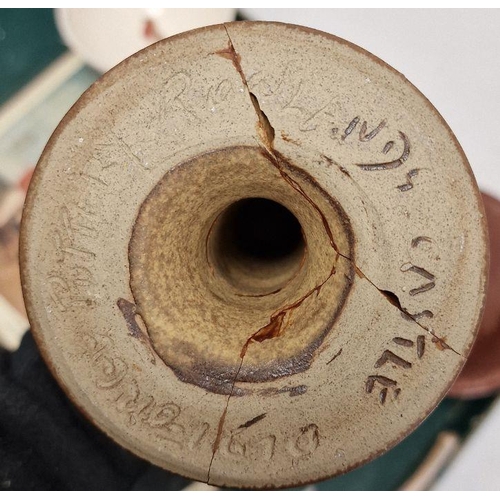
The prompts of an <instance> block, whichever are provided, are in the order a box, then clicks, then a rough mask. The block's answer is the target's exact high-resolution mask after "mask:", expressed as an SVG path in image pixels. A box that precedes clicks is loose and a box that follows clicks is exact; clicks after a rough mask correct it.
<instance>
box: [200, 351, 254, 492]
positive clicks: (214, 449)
mask: <svg viewBox="0 0 500 500" xmlns="http://www.w3.org/2000/svg"><path fill="white" fill-rule="evenodd" d="M246 345H247V344H245V346H246ZM245 354H246V349H245V352H242V353H241V355H240V357H241V361H240V366H239V367H238V370H237V372H236V375H235V377H234V379H233V384H232V386H231V391H230V392H229V396H228V397H227V401H226V407H225V408H224V411H223V412H222V415H221V417H220V419H219V425H218V427H217V435H216V436H215V441H214V444H213V445H212V458H211V459H210V464H209V465H208V472H207V483H210V473H211V472H212V464H213V462H214V458H215V454H216V453H217V450H218V449H219V446H220V442H221V439H222V431H223V429H224V422H225V420H226V415H227V409H228V407H229V401H230V400H231V397H232V395H233V392H234V386H235V385H236V380H238V375H239V374H240V370H241V367H242V366H243V360H244V359H245Z"/></svg>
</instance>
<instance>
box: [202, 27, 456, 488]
mask: <svg viewBox="0 0 500 500" xmlns="http://www.w3.org/2000/svg"><path fill="white" fill-rule="evenodd" d="M224 29H225V31H226V35H227V38H228V47H227V48H226V49H223V50H220V51H218V52H217V53H216V54H217V55H219V56H222V57H225V58H227V59H230V60H231V62H232V63H233V66H234V67H235V69H236V71H237V72H238V73H239V75H240V77H241V81H242V83H243V85H244V87H245V88H246V90H247V92H248V95H249V97H250V101H251V103H252V106H253V108H254V110H255V113H256V115H257V132H258V134H257V135H258V139H257V138H255V139H256V142H257V144H258V146H259V147H260V148H261V149H262V150H263V152H264V154H265V156H266V157H267V158H268V159H269V160H270V161H271V163H272V164H273V165H274V166H275V167H276V168H277V169H278V171H279V173H280V175H281V176H282V178H283V179H284V180H285V181H286V182H287V183H288V184H289V185H290V186H291V187H292V188H293V189H295V190H296V191H297V192H298V193H300V195H301V196H303V197H304V198H305V199H306V201H307V202H308V203H309V204H310V205H311V206H312V207H313V208H314V210H315V211H317V212H318V214H319V216H320V217H321V220H322V222H323V226H324V228H325V231H326V233H327V235H328V238H329V242H330V245H331V247H332V248H333V250H334V251H335V254H336V259H335V263H336V262H337V261H338V258H339V257H342V258H344V259H346V260H348V261H349V263H350V265H351V266H353V268H354V270H355V271H356V274H357V275H358V276H360V277H362V278H364V279H366V280H367V281H368V283H370V284H371V285H372V286H373V287H374V288H375V289H376V290H378V292H379V293H381V294H382V295H383V297H384V298H385V299H386V300H387V301H388V302H389V303H390V304H391V305H392V306H394V307H396V308H397V309H398V310H399V311H400V312H401V313H402V314H404V315H405V317H407V318H408V319H410V320H412V321H413V322H414V323H416V324H417V325H418V326H419V327H420V328H422V329H423V330H424V331H425V332H426V333H428V334H430V335H432V337H434V338H435V339H436V342H438V343H439V344H440V345H441V346H443V348H445V349H450V350H451V351H453V352H454V353H456V354H457V355H459V356H462V354H461V353H459V352H458V351H456V350H455V349H453V348H452V347H451V346H450V345H449V344H447V343H446V342H445V341H444V340H443V339H441V338H440V337H439V336H438V335H436V334H435V333H434V331H433V330H432V329H429V328H427V327H425V326H424V325H422V324H421V323H419V322H418V321H417V320H416V319H415V318H414V317H413V316H411V315H410V314H408V312H407V311H406V310H405V309H403V307H402V306H401V302H400V300H399V298H398V296H397V295H396V294H395V293H393V292H390V291H388V290H382V289H380V288H379V287H378V286H377V285H375V283H374V282H373V281H372V280H370V279H369V278H368V277H367V276H366V274H365V273H363V272H362V271H361V269H359V268H358V267H357V266H356V264H355V263H354V262H353V261H352V259H351V258H350V257H348V256H346V255H343V254H342V253H341V252H340V251H339V249H338V247H337V246H336V244H335V241H334V238H333V233H332V231H331V228H330V225H329V224H328V220H327V219H326V217H325V215H324V214H323V212H322V211H321V209H320V208H319V207H318V205H316V203H314V201H313V200H312V199H311V198H310V197H309V196H308V195H307V193H306V192H305V191H304V190H303V188H302V187H301V186H300V184H299V183H298V182H297V181H296V180H294V179H292V177H290V175H289V174H288V173H286V172H285V168H286V167H285V162H284V160H283V159H282V158H281V155H280V154H279V153H278V152H277V151H276V150H275V149H274V138H275V130H274V128H273V127H272V125H271V123H270V121H269V119H268V117H267V116H266V114H265V113H264V112H263V111H262V108H261V107H260V103H259V101H258V99H257V96H256V95H255V94H253V93H252V92H251V91H250V88H249V86H248V82H247V79H246V77H245V74H244V72H243V69H242V67H241V56H240V55H239V54H238V53H237V52H236V49H235V48H234V44H233V41H232V39H231V36H230V34H229V31H228V29H227V26H226V25H224ZM340 168H341V170H342V171H344V170H345V169H343V168H342V167H341V166H340ZM333 274H335V264H334V265H333V267H332V271H331V272H330V274H329V276H328V277H327V278H326V279H325V280H324V281H323V282H322V283H321V284H320V285H318V286H316V287H315V288H313V289H312V290H311V291H310V292H309V293H307V294H306V295H304V296H303V297H302V298H301V299H299V300H298V301H296V302H294V303H293V304H291V305H289V306H285V307H284V308H282V309H280V310H279V311H277V312H275V313H274V314H273V315H272V316H271V320H270V322H269V323H268V324H267V325H265V326H264V327H262V328H261V329H259V330H258V331H257V332H255V333H254V334H252V335H251V336H250V337H249V338H248V339H247V341H246V342H245V344H244V346H243V348H242V350H241V353H240V357H241V361H240V364H239V367H238V370H237V372H236V375H235V377H234V379H233V382H232V386H231V391H230V393H229V396H228V398H227V401H226V406H225V408H224V411H223V412H222V415H221V417H220V419H219V425H218V429H217V435H216V438H215V441H214V443H213V446H212V457H211V459H210V464H209V466H208V473H207V482H208V483H209V482H210V474H211V470H212V464H213V462H214V459H215V455H216V453H217V451H218V449H219V446H220V442H221V439H222V432H223V429H224V423H225V420H226V415H227V411H228V408H229V402H230V400H231V398H232V396H233V393H234V387H235V385H236V381H237V379H238V376H239V374H240V371H241V368H242V366H243V361H244V359H245V355H246V352H247V349H248V347H249V345H250V343H251V341H253V340H256V341H259V342H262V341H263V340H266V339H268V338H272V337H274V336H276V335H273V334H272V333H271V332H274V330H276V328H277V327H278V331H280V330H281V325H282V323H283V319H284V316H285V314H286V312H287V311H289V310H291V309H293V308H294V307H298V306H299V305H301V304H302V303H303V302H304V300H305V299H306V298H307V297H309V296H310V295H312V294H313V293H314V292H315V291H316V292H318V293H319V291H320V290H321V287H322V286H323V285H324V284H325V283H326V282H327V281H328V280H329V279H330V278H331V276H332V275H333Z"/></svg>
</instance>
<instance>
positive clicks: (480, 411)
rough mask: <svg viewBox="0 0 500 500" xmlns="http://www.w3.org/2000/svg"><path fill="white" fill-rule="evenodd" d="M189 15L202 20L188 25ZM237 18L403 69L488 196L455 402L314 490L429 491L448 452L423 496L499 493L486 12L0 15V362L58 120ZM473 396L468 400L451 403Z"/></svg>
mask: <svg viewBox="0 0 500 500" xmlns="http://www.w3.org/2000/svg"><path fill="white" fill-rule="evenodd" d="M174 11H175V12H176V14H175V15H176V16H178V17H177V18H176V19H177V20H175V21H174ZM178 11H183V13H179V12H178ZM196 11H198V14H195V12H196ZM199 11H205V13H204V14H203V15H199ZM236 15H239V18H241V19H243V18H244V19H252V20H275V21H283V22H291V23H297V24H302V25H306V26H310V27H314V28H317V29H322V30H324V31H327V32H330V33H333V34H335V35H338V36H341V37H344V38H346V39H348V40H350V41H352V42H354V43H357V44H358V45H360V46H362V47H364V48H366V49H367V50H369V51H371V52H372V53H374V54H376V55H377V56H378V57H380V58H382V59H384V60H385V61H387V62H388V63H389V64H391V65H392V66H394V67H395V68H396V69H398V70H399V71H401V72H403V73H404V74H405V75H406V77H408V79H409V80H410V81H411V82H412V83H414V84H415V85H416V86H417V87H418V88H419V89H420V90H421V91H422V92H423V93H424V94H425V95H426V96H427V97H428V98H429V99H430V100H431V102H432V103H433V104H434V105H435V106H436V107H437V109H439V110H440V112H441V113H442V114H443V116H444V118H445V120H446V121H447V122H448V123H449V124H450V126H451V127H452V129H453V130H454V132H455V134H456V135H457V137H458V140H459V141H460V143H461V144H462V146H463V148H464V150H465V153H466V154H467V157H468V159H469V161H470V163H471V166H472V169H473V171H474V174H475V175H476V178H477V180H478V184H479V186H480V188H481V189H482V190H483V191H484V192H486V193H488V194H489V195H492V196H485V203H486V210H487V215H488V218H489V219H488V220H489V225H490V232H491V234H492V235H493V238H492V240H491V246H492V256H491V257H492V258H491V260H492V276H491V279H492V281H491V282H490V288H489V292H488V298H487V309H488V311H491V314H490V315H489V316H488V314H487V315H486V316H485V323H483V325H482V329H481V332H488V333H487V334H483V333H482V334H481V339H483V337H484V341H483V340H479V342H478V344H477V346H476V348H475V349H474V351H473V355H472V358H471V360H472V364H471V365H470V366H468V367H466V368H465V370H464V371H463V375H462V376H461V377H460V378H459V379H458V380H457V383H456V385H455V386H454V388H453V389H452V393H451V394H452V395H453V396H454V397H455V399H452V398H450V397H448V398H446V399H445V400H444V401H443V402H442V403H441V404H440V405H439V406H438V407H437V409H436V410H435V411H434V412H433V413H432V414H431V415H430V416H429V417H428V419H427V420H426V421H425V422H424V423H423V424H422V425H421V426H420V427H419V428H418V429H416V430H415V432H414V433H412V434H411V435H410V436H408V437H407V438H406V439H405V440H404V441H403V442H401V443H400V444H399V445H398V446H396V447H395V448H394V449H392V450H391V451H389V452H388V453H387V454H385V455H383V456H382V457H380V458H378V459H377V460H375V461H373V462H371V463H369V464H366V465H364V466H362V467H360V468H359V469H356V470H354V471H352V472H350V473H348V474H345V475H344V476H341V477H338V478H335V479H332V480H329V481H325V482H322V483H319V484H317V485H314V486H313V488H315V489H321V490H360V489H361V490H386V489H398V488H406V489H418V488H429V487H432V486H431V485H432V483H433V481H434V479H435V477H436V476H437V475H438V474H439V473H440V472H441V470H442V468H443V467H445V466H446V464H447V463H448V462H449V461H450V460H451V459H452V458H453V455H454V454H455V453H457V456H456V458H455V459H454V460H453V462H452V464H451V467H449V468H448V470H447V471H446V473H445V474H444V475H443V476H442V478H441V479H440V480H439V481H438V482H437V483H435V485H434V486H433V487H434V488H436V489H471V488H474V489H485V488H489V489H500V476H499V475H498V474H497V473H496V472H495V471H496V470H498V467H499V466H500V443H499V442H498V436H500V432H499V431H500V411H499V410H500V406H499V402H498V400H497V401H495V399H494V398H495V397H496V395H497V394H498V389H499V386H498V385H495V384H490V383H489V382H488V383H487V384H486V385H485V384H484V383H483V382H484V379H482V378H481V377H483V375H484V374H485V375H484V376H485V377H486V378H488V377H489V376H490V375H488V373H489V374H492V373H493V372H495V373H498V370H499V367H500V362H499V359H498V357H496V354H495V353H496V352H497V351H495V350H494V349H493V348H489V347H487V344H488V342H491V343H495V341H496V346H497V347H498V345H499V343H498V340H499V338H500V328H499V316H498V312H499V311H500V307H499V305H500V304H499V302H500V289H499V283H500V277H499V274H500V271H499V269H500V268H499V259H498V257H499V250H500V246H499V240H498V235H499V234H498V229H499V225H500V214H499V209H498V206H499V202H498V201H497V200H498V199H500V169H499V168H498V154H497V147H496V139H495V138H496V137H497V136H498V135H500V120H498V116H500V99H499V98H498V96H499V91H500V83H499V82H500V62H499V59H498V53H500V37H498V26H500V11H498V10H495V11H493V10H491V11H487V10H485V11H477V10H468V11H465V10H453V11H450V10H418V9H412V10H370V11H367V10H363V9H353V10H350V9H340V10H323V9H314V10H312V9H286V10H284V9H283V10H281V9H242V10H241V11H239V12H238V13H236V12H235V10H234V9H222V10H217V9H195V10H194V11H193V10H188V9H173V10H169V9H153V10H148V9H133V10H131V11H128V10H122V9H106V10H104V9H103V10H100V9H82V10H81V11H80V9H75V10H74V11H73V10H71V9H63V10H62V11H60V12H56V14H55V16H54V12H53V11H52V10H51V9H0V68H1V70H2V72H1V73H0V354H1V353H2V350H1V348H2V347H3V348H4V349H7V350H10V351H14V350H15V349H17V347H18V346H19V343H20V342H21V339H22V337H23V334H24V332H25V331H26V330H27V328H28V322H27V319H26V316H25V312H24V307H23V304H22V300H21V291H20V283H19V270H18V266H17V241H18V227H19V217H20V209H21V205H22V200H23V198H24V193H25V190H26V187H27V181H28V180H29V177H30V174H31V171H32V169H33V167H34V165H35V164H36V162H37V160H38V158H39V156H40V154H41V152H42V149H43V147H44V145H45V144H46V142H47V140H48V139H49V137H50V135H51V133H52V131H53V130H54V129H55V127H56V126H57V124H58V123H59V121H60V120H61V118H62V117H63V116H64V114H65V113H66V112H67V111H68V110H69V108H70V107H71V106H72V105H73V103H74V102H75V101H76V100H77V99H78V98H79V97H80V95H81V94H82V93H83V92H84V91H85V90H86V89H87V88H88V87H89V86H90V85H91V84H92V83H93V82H94V81H95V80H96V79H97V78H98V77H99V75H100V73H101V72H103V71H105V70H107V69H109V68H110V67H111V66H113V65H115V64H116V63H117V62H119V59H120V58H122V57H126V56H127V55H129V54H131V53H133V52H134V51H136V50H139V49H140V48H142V47H144V46H146V45H149V44H151V43H153V42H155V41H156V40H157V39H158V38H160V37H165V36H170V35H172V34H174V33H176V32H180V31H184V30H186V29H190V28H192V27H196V26H201V25H207V24H213V23H219V22H224V21H229V20H233V19H234V17H235V16H236ZM223 16H228V17H224V18H223ZM54 17H56V18H57V26H58V27H59V29H60V30H61V33H62V36H63V40H64V42H63V41H62V40H61V37H60V35H59V33H58V30H57V28H56V22H55V20H54ZM65 43H66V44H67V45H68V47H69V48H70V49H71V50H68V49H67V48H66V46H65ZM122 50H123V52H120V51H122ZM270 50H272V47H270ZM91 66H92V67H91ZM495 283H496V284H495ZM488 318H489V319H488ZM486 337H488V340H486ZM28 340H29V339H28ZM482 345H486V347H481V346H482ZM491 345H493V344H491ZM33 349H34V347H33ZM495 349H496V348H495ZM481 351H483V352H486V354H481ZM484 356H486V357H484ZM495 357H496V359H495ZM2 359H3V358H2ZM486 359H488V361H486ZM474 360H475V361H474ZM480 374H483V375H481V376H479V375H480ZM476 375H477V378H475V377H476ZM494 377H495V380H497V378H496V377H497V375H495V376H494ZM478 381H480V383H479V382H478ZM478 387H482V388H485V387H487V389H488V390H482V389H481V390H479V389H478ZM471 396H474V397H476V398H478V399H476V400H473V401H471V400H467V399H463V398H468V397H471ZM59 397H61V398H64V396H63V395H62V394H61V395H60V396H59ZM457 398H458V399H457ZM1 411H2V410H0V412H1ZM464 440H465V444H464V445H463V442H464ZM1 443H2V436H1V435H0V445H1ZM0 448H1V446H0ZM457 449H458V452H457ZM0 451H1V450H0ZM1 461H2V456H1V454H0V462H1ZM144 467H145V469H144V471H145V472H144V473H141V474H142V475H141V478H140V479H139V480H138V482H137V483H136V484H135V488H136V489H144V488H145V489H151V488H153V487H161V488H167V487H168V485H169V484H171V485H172V487H173V488H174V487H176V488H177V487H183V486H185V484H186V482H185V481H183V480H178V481H177V482H175V481H174V480H173V479H172V475H169V474H168V473H165V472H164V471H161V470H159V469H158V468H155V467H153V466H150V467H149V468H148V467H146V466H144ZM2 480H3V479H2V478H1V477H0V481H2ZM2 487H3V486H2V485H1V484H0V488H2Z"/></svg>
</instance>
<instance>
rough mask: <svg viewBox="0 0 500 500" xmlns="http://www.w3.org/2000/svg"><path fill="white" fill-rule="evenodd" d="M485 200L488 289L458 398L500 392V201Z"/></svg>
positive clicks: (459, 381) (456, 390) (458, 386)
mask: <svg viewBox="0 0 500 500" xmlns="http://www.w3.org/2000/svg"><path fill="white" fill-rule="evenodd" d="M483 202H484V208H485V211H486V218H487V220H488V231H489V233H490V274H489V282H488V290H487V293H486V303H485V308H484V315H483V319H482V321H481V327H480V328H479V333H478V336H477V339H476V342H475V343H474V346H473V348H472V351H471V353H470V354H469V358H468V359H467V363H465V366H464V368H463V370H462V372H461V373H460V375H459V376H458V378H457V380H456V381H455V383H454V384H453V386H452V388H451V389H450V391H449V393H448V395H449V396H451V397H456V398H466V399H475V398H482V397H486V396H490V395H492V394H497V393H498V392H499V391H500V307H499V306H500V201H498V200H497V199H495V198H493V197H492V196H488V195H486V194H483ZM499 431H500V429H499Z"/></svg>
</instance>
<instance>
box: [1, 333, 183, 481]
mask: <svg viewBox="0 0 500 500" xmlns="http://www.w3.org/2000/svg"><path fill="white" fill-rule="evenodd" d="M187 484H188V481H187V480H185V479H183V478H180V477H178V476H175V475H173V474H170V473H168V472H166V471H163V470H161V469H159V468H157V467H154V466H152V465H150V464H149V463H147V462H145V461H144V460H141V459H139V458H137V457H135V456H134V455H132V454H131V453H129V452H128V451H126V450H124V449H123V448H121V447H120V446H118V445H117V444H115V443H114V442H113V441H111V440H110V439H109V438H108V437H107V436H105V435H104V434H103V433H101V432H100V431H99V430H98V429H96V428H95V427H94V426H93V425H91V424H90V423H89V422H87V421H86V420H85V418H84V417H82V416H81V415H80V414H79V413H78V411H77V410H76V409H75V408H74V407H73V405H72V404H71V402H70V401H69V400H68V399H67V398H66V396H65V395H64V393H63V392H62V391H61V389H60V388H59V386H58V385H57V383H56V382H55V380H54V379H53V378H52V376H51V374H50V372H49V371H48V369H47V367H46V366H45V364H44V362H43V360H42V359H41V357H40V354H39V352H38V349H37V347H36V344H35V342H34V341H33V337H32V336H31V334H30V333H29V332H28V333H27V334H26V335H25V336H24V339H23V341H22V344H21V346H20V348H19V349H18V350H17V351H16V352H15V353H9V352H7V351H3V350H1V349H0V489H11V490H129V489H135V490H138V489H141V490H155V489H181V488H183V487H184V486H185V485H187Z"/></svg>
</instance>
